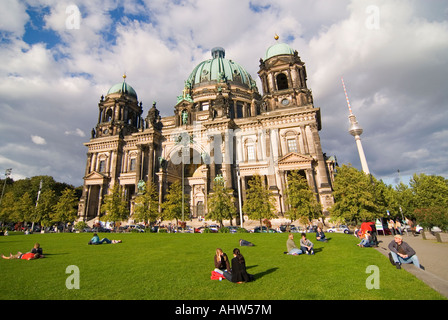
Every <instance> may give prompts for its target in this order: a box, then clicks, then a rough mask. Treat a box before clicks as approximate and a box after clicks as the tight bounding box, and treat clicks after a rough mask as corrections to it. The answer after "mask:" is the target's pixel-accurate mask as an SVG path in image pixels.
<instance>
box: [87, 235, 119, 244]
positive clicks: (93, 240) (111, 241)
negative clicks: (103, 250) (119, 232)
mask: <svg viewBox="0 0 448 320" xmlns="http://www.w3.org/2000/svg"><path fill="white" fill-rule="evenodd" d="M104 242H106V243H121V242H122V241H121V240H109V239H108V238H103V239H101V240H100V237H98V234H96V233H94V234H93V238H92V239H90V241H89V244H103V243H104Z"/></svg>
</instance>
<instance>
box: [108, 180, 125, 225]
mask: <svg viewBox="0 0 448 320" xmlns="http://www.w3.org/2000/svg"><path fill="white" fill-rule="evenodd" d="M101 213H103V214H104V215H103V216H102V217H101V220H102V221H109V222H113V223H115V222H118V221H123V220H127V219H128V218H129V209H128V202H127V201H126V200H125V198H124V193H123V188H122V187H121V186H120V185H119V184H118V183H117V184H115V185H114V186H113V187H112V192H111V193H109V194H107V195H106V196H105V197H104V200H103V204H102V206H101Z"/></svg>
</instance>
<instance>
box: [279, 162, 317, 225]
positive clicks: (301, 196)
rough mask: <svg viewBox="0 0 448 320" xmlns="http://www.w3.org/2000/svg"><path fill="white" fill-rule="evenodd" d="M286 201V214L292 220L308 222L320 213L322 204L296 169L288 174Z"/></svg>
mask: <svg viewBox="0 0 448 320" xmlns="http://www.w3.org/2000/svg"><path fill="white" fill-rule="evenodd" d="M286 194H287V203H288V205H289V210H288V212H286V215H287V216H288V217H289V218H290V219H291V221H294V220H301V221H302V222H304V223H309V222H311V221H312V220H313V219H318V218H319V217H320V216H321V215H322V205H321V204H320V203H319V202H318V201H317V198H316V194H315V193H314V192H313V191H312V190H311V188H310V186H309V185H308V182H307V180H306V178H304V177H303V176H301V175H300V174H299V172H298V171H291V172H290V174H289V175H288V189H287V191H286Z"/></svg>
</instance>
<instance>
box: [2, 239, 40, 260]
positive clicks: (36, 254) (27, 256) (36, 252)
mask: <svg viewBox="0 0 448 320" xmlns="http://www.w3.org/2000/svg"><path fill="white" fill-rule="evenodd" d="M44 257H45V256H44V255H43V251H42V248H41V247H40V244H39V243H37V242H36V243H35V244H34V247H33V248H32V249H31V251H30V252H27V253H22V252H20V251H18V252H17V253H16V254H15V255H13V254H12V253H9V257H7V256H5V255H2V258H3V259H7V260H11V259H23V260H33V259H39V258H44Z"/></svg>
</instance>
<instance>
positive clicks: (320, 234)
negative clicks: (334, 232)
mask: <svg viewBox="0 0 448 320" xmlns="http://www.w3.org/2000/svg"><path fill="white" fill-rule="evenodd" d="M316 240H317V241H322V242H327V241H328V240H327V238H325V233H324V232H323V231H322V229H321V228H320V227H317V231H316Z"/></svg>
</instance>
